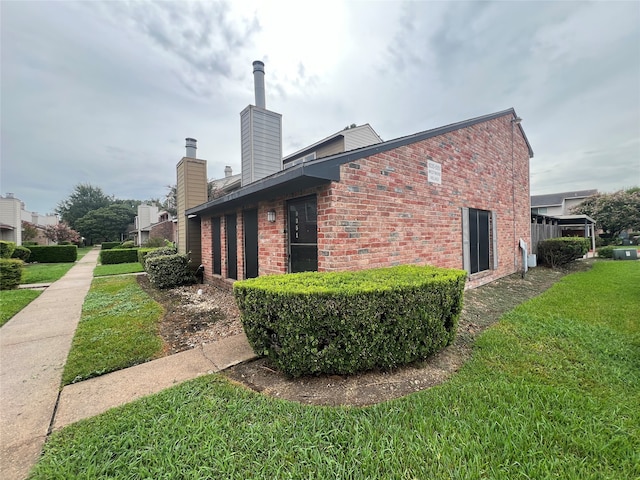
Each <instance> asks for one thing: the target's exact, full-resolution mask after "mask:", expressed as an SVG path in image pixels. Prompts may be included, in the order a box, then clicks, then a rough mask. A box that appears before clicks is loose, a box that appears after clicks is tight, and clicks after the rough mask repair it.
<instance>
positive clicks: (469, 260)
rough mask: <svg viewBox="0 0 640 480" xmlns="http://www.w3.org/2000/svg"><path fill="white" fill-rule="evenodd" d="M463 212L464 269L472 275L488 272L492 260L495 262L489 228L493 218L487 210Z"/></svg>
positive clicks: (470, 209)
mask: <svg viewBox="0 0 640 480" xmlns="http://www.w3.org/2000/svg"><path fill="white" fill-rule="evenodd" d="M465 210H466V216H467V218H466V219H464V221H463V244H464V245H463V247H464V257H463V263H464V268H465V269H466V270H467V271H468V272H469V273H472V274H473V273H478V272H483V271H485V270H489V269H490V268H491V267H490V265H491V260H492V258H493V260H494V263H495V260H496V258H495V255H494V252H493V249H494V248H495V245H494V241H493V240H494V239H493V238H492V237H493V232H492V228H491V224H492V222H494V221H495V220H494V217H495V216H493V215H492V214H491V212H489V211H487V210H477V209H475V208H469V209H465Z"/></svg>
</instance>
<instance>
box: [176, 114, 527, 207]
mask: <svg viewBox="0 0 640 480" xmlns="http://www.w3.org/2000/svg"><path fill="white" fill-rule="evenodd" d="M506 115H511V116H512V117H513V118H517V115H516V112H515V110H514V109H513V108H509V109H507V110H502V111H500V112H496V113H491V114H489V115H483V116H481V117H476V118H471V119H469V120H464V121H462V122H458V123H452V124H450V125H445V126H443V127H438V128H434V129H431V130H426V131H423V132H419V133H415V134H413V135H407V136H405V137H400V138H396V139H394V140H388V141H386V142H382V143H376V144H374V145H370V146H367V147H362V148H358V149H355V150H350V151H347V152H343V153H337V154H335V155H331V156H328V157H324V158H320V159H318V160H310V161H305V162H302V163H299V164H297V165H295V166H292V167H289V168H286V169H284V170H281V171H279V172H276V173H274V174H273V175H269V176H268V177H265V178H263V179H261V180H258V181H256V182H253V183H250V184H249V185H246V186H244V187H242V188H240V189H238V190H235V191H233V192H231V193H229V194H227V195H225V196H223V197H220V198H217V199H215V200H211V201H209V202H207V203H203V204H202V205H198V206H196V207H192V208H189V209H187V210H186V212H185V213H186V214H187V215H200V214H204V213H207V214H215V213H217V212H220V213H222V212H223V211H224V210H228V209H230V208H235V207H238V206H241V205H246V204H250V203H255V202H258V201H260V200H267V199H269V198H273V197H274V196H278V195H286V194H288V193H293V192H296V191H300V190H305V189H308V188H311V187H315V186H318V185H322V184H325V183H329V182H331V181H339V180H340V165H343V164H345V163H348V162H353V161H356V160H359V159H361V158H365V157H369V156H371V155H375V154H377V153H382V152H387V151H389V150H393V149H395V148H399V147H403V146H406V145H411V144H413V143H417V142H420V141H423V140H427V139H429V138H432V137H437V136H439V135H444V134H446V133H449V132H453V131H455V130H460V129H462V128H467V127H470V126H472V125H476V124H479V123H482V122H488V121H490V120H494V119H496V118H500V117H504V116H506ZM517 126H518V128H519V129H520V132H521V134H522V137H523V138H524V140H525V143H526V145H527V150H528V152H529V156H530V157H533V150H532V149H531V145H530V144H529V140H528V139H527V137H526V135H525V133H524V130H523V129H522V126H521V125H520V124H517Z"/></svg>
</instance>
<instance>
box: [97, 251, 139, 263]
mask: <svg viewBox="0 0 640 480" xmlns="http://www.w3.org/2000/svg"><path fill="white" fill-rule="evenodd" d="M137 261H138V249H136V248H112V249H110V250H101V251H100V263H102V265H114V264H116V263H134V262H137Z"/></svg>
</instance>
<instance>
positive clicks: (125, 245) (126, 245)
mask: <svg viewBox="0 0 640 480" xmlns="http://www.w3.org/2000/svg"><path fill="white" fill-rule="evenodd" d="M135 247H136V244H135V242H134V241H133V240H127V241H126V242H122V245H120V248H135Z"/></svg>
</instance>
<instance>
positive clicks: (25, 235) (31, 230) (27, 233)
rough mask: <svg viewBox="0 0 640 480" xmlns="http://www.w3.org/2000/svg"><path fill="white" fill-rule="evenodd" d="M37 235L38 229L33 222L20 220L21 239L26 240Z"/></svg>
mask: <svg viewBox="0 0 640 480" xmlns="http://www.w3.org/2000/svg"><path fill="white" fill-rule="evenodd" d="M37 236H38V229H37V228H36V226H35V225H34V224H33V223H29V222H25V221H24V220H23V221H22V241H23V242H28V241H29V240H33V239H34V238H36V237H37Z"/></svg>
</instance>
